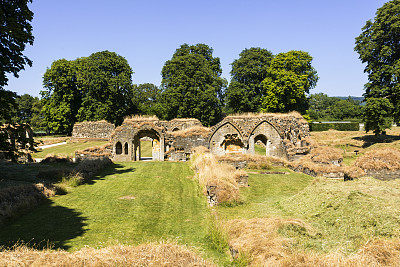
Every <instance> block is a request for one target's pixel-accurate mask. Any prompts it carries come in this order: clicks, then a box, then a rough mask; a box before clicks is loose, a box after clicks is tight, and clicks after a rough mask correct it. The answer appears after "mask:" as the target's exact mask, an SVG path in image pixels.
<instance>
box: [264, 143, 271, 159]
mask: <svg viewBox="0 0 400 267" xmlns="http://www.w3.org/2000/svg"><path fill="white" fill-rule="evenodd" d="M271 147H272V143H271V141H270V140H269V139H267V143H266V144H265V155H266V156H271V153H270V151H271Z"/></svg>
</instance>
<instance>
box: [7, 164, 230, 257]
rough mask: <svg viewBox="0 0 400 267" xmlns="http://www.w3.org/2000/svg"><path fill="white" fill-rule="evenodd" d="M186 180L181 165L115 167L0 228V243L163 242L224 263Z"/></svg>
mask: <svg viewBox="0 0 400 267" xmlns="http://www.w3.org/2000/svg"><path fill="white" fill-rule="evenodd" d="M191 176H193V172H192V170H191V169H190V168H189V166H188V164H186V163H178V162H177V163H171V162H134V163H118V164H116V165H114V167H110V168H108V169H107V170H105V171H104V172H102V173H101V174H100V175H99V176H98V177H97V178H95V179H94V180H93V181H92V182H90V183H89V184H85V185H81V186H79V187H76V188H72V189H71V191H70V192H69V193H68V194H67V195H62V196H56V197H54V198H51V199H50V200H48V201H47V202H46V203H44V204H42V205H40V206H39V207H38V208H36V209H34V210H32V211H31V212H30V213H28V214H26V215H24V216H22V217H20V218H19V219H18V220H16V221H15V222H14V223H13V224H10V225H8V226H6V227H2V228H0V244H2V245H10V244H11V243H10V242H15V241H18V240H23V241H25V242H30V244H34V243H36V244H39V243H40V244H41V245H46V242H47V241H50V242H51V243H52V244H54V246H55V248H64V249H68V250H77V249H79V248H82V247H83V246H86V245H87V246H92V247H102V246H108V245H112V244H116V243H122V244H139V243H145V242H152V241H160V240H168V241H173V242H178V243H181V244H187V245H189V246H195V247H197V248H199V250H201V251H205V252H206V254H207V255H211V256H213V255H214V256H215V255H218V258H223V259H224V260H226V259H228V256H227V255H225V254H218V253H217V252H214V251H213V250H212V249H211V248H210V246H209V245H208V236H207V235H208V229H209V221H210V211H209V208H208V206H207V201H206V198H205V197H204V196H203V195H202V193H201V190H200V188H199V186H198V184H197V182H196V181H195V180H193V179H190V177H191ZM121 197H127V198H128V199H120V198H121ZM214 256H213V257H214Z"/></svg>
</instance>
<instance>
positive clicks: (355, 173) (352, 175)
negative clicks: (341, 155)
mask: <svg viewBox="0 0 400 267" xmlns="http://www.w3.org/2000/svg"><path fill="white" fill-rule="evenodd" d="M344 174H345V176H346V177H347V178H349V179H358V178H360V177H363V176H365V175H366V173H365V171H364V170H363V169H361V168H360V167H357V166H345V167H344Z"/></svg>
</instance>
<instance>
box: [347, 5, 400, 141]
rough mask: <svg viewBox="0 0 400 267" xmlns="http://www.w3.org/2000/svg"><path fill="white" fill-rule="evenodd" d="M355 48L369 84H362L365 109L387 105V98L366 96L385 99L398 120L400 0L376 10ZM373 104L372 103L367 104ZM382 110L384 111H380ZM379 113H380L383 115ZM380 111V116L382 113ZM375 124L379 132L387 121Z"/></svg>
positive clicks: (367, 114)
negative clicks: (364, 65) (379, 102)
mask: <svg viewBox="0 0 400 267" xmlns="http://www.w3.org/2000/svg"><path fill="white" fill-rule="evenodd" d="M354 50H355V51H357V52H358V54H359V55H360V59H361V61H362V62H363V63H366V67H365V69H364V72H366V73H367V74H368V83H367V84H365V93H364V97H365V98H366V100H367V104H366V110H367V111H368V110H371V109H372V108H381V107H387V106H388V105H387V104H388V103H387V101H386V100H385V101H383V100H382V101H381V104H382V103H383V102H385V104H384V105H378V104H377V100H372V101H368V99H369V98H385V99H387V100H388V101H389V102H390V103H391V105H392V106H393V107H394V109H393V118H394V119H395V120H396V121H399V120H400V0H392V1H389V2H387V3H385V4H384V5H383V6H382V7H381V8H379V9H378V10H377V12H376V16H375V19H374V21H371V20H369V21H367V22H366V24H365V26H364V27H363V28H362V33H361V34H360V35H359V36H358V37H357V38H356V46H355V48H354ZM370 105H372V106H370ZM382 112H383V113H385V112H384V111H382ZM383 113H382V114H383ZM382 114H381V115H382ZM372 115H373V113H371V112H367V113H366V114H365V116H366V117H365V118H366V122H368V121H372V120H373V118H372V117H368V116H372ZM381 123H383V124H374V125H375V126H372V125H371V127H372V128H366V130H367V131H368V130H373V131H374V132H375V133H376V134H379V133H381V132H382V131H383V130H382V127H383V126H384V125H386V126H387V125H390V124H386V122H384V121H383V120H382V122H381Z"/></svg>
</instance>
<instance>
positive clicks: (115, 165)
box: [85, 163, 136, 184]
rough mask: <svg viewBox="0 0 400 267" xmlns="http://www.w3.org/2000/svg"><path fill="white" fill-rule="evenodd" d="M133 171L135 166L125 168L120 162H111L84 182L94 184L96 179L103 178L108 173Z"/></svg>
mask: <svg viewBox="0 0 400 267" xmlns="http://www.w3.org/2000/svg"><path fill="white" fill-rule="evenodd" d="M134 171H136V168H125V167H124V166H123V165H121V164H118V163H112V164H111V165H110V166H108V167H107V168H105V169H104V170H102V171H100V172H99V174H98V175H95V176H93V177H92V178H90V179H86V180H85V184H94V183H95V182H96V181H98V180H104V178H105V177H106V176H109V175H114V174H123V173H128V172H134Z"/></svg>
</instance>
